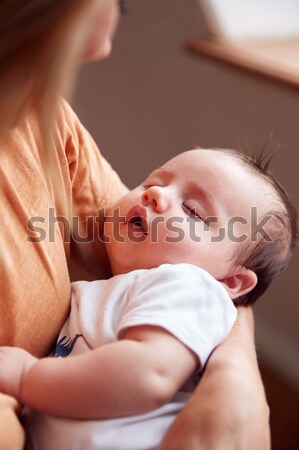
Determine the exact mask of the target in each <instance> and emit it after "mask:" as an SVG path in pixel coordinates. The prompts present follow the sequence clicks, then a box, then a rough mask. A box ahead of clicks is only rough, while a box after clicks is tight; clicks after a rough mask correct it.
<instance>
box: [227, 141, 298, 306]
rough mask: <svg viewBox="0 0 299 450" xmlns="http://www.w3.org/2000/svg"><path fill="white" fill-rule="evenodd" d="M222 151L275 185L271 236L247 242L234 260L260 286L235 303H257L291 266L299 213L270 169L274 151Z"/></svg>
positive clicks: (271, 213)
mask: <svg viewBox="0 0 299 450" xmlns="http://www.w3.org/2000/svg"><path fill="white" fill-rule="evenodd" d="M220 151H223V152H224V153H226V154H230V155H232V156H233V157H236V158H238V159H239V160H241V161H242V162H243V163H244V164H246V165H247V166H248V168H249V169H250V170H251V171H252V173H254V174H256V175H257V176H258V177H260V178H261V179H262V180H264V181H265V183H266V184H268V186H271V187H272V189H273V193H274V195H275V196H276V199H275V200H276V202H275V207H274V208H271V209H270V210H269V211H267V212H266V213H265V215H264V217H266V216H270V217H271V220H270V221H269V228H270V232H271V239H264V238H263V237H261V238H260V239H259V240H258V241H257V242H256V243H255V244H253V243H252V242H250V243H247V244H245V245H244V246H243V249H242V250H241V252H240V254H238V255H237V256H236V259H235V261H234V267H237V266H243V267H246V268H247V269H250V270H252V271H253V272H255V274H256V276H257V279H258V281H257V284H256V286H255V287H254V288H253V289H252V290H251V291H250V292H248V293H247V294H244V295H242V296H240V297H238V298H237V299H235V300H234V303H235V305H249V304H252V303H254V302H255V301H256V300H257V299H258V298H259V297H260V296H261V295H262V294H263V293H264V292H265V290H266V289H267V288H268V287H269V286H270V284H271V283H272V281H273V280H274V279H275V278H276V277H277V276H278V275H279V274H280V273H281V272H282V271H283V270H285V269H286V268H287V266H288V264H289V261H290V259H291V256H292V253H293V250H294V248H295V245H296V241H297V237H298V232H297V213H296V209H295V207H294V206H293V204H292V202H291V200H290V198H289V195H288V194H287V192H286V191H285V189H284V188H283V187H282V185H281V184H280V183H279V181H278V180H277V179H276V178H275V176H274V175H273V173H272V172H271V171H270V170H269V165H270V162H271V160H272V158H273V153H271V154H269V152H268V151H267V149H266V147H265V148H263V149H262V150H259V151H258V152H257V153H256V154H255V155H252V156H249V155H247V154H245V153H243V152H242V151H241V150H224V149H223V150H220ZM270 224H271V225H270Z"/></svg>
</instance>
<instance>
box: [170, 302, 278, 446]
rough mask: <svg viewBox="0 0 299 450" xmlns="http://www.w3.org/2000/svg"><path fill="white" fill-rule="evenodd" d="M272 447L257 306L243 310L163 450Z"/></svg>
mask: <svg viewBox="0 0 299 450" xmlns="http://www.w3.org/2000/svg"><path fill="white" fill-rule="evenodd" d="M177 448H180V449H181V450H187V449H189V448H192V449H194V450H199V449H202V448H213V449H214V448H229V449H231V450H237V449H238V450H251V449H253V448H254V449H255V450H267V449H269V448H270V433H269V409H268V405H267V402H266V398H265V392H264V388H263V384H262V381H261V377H260V374H259V370H258V365H257V359H256V353H255V347H254V323H253V315H252V310H251V308H245V307H240V308H238V318H237V321H236V323H235V326H234V328H233V330H232V332H231V334H230V335H229V337H228V338H227V339H226V340H225V342H223V344H221V345H220V346H219V347H217V348H216V350H215V351H214V352H213V354H212V355H211V357H210V359H209V361H208V364H207V366H206V369H205V372H204V374H203V377H202V379H201V381H200V383H199V385H198V387H197V389H196V391H195V392H194V394H193V396H192V397H191V399H190V401H189V402H188V404H187V405H186V407H185V408H184V410H183V411H182V412H181V413H180V415H179V416H178V418H177V419H176V421H175V422H174V424H173V425H172V427H171V428H170V429H169V430H168V432H167V434H166V436H165V437H164V439H163V442H162V444H161V450H162V449H163V450H164V449H167V450H171V449H177Z"/></svg>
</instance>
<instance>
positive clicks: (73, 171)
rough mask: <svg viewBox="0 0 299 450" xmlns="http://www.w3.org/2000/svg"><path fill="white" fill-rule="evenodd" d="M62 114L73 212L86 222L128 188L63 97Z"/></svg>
mask: <svg viewBox="0 0 299 450" xmlns="http://www.w3.org/2000/svg"><path fill="white" fill-rule="evenodd" d="M60 117H61V118H62V120H61V121H60V124H59V126H60V128H62V136H63V139H64V141H65V142H64V148H65V152H66V157H67V161H68V165H69V176H70V183H71V189H72V206H73V215H77V216H79V217H80V219H81V220H82V221H83V222H84V220H85V218H87V217H88V216H92V215H97V214H98V211H99V210H100V209H102V208H106V210H107V208H108V209H109V208H110V207H111V206H112V205H113V204H114V203H115V201H116V200H118V199H119V198H120V197H121V196H122V195H124V193H125V192H126V191H127V189H126V188H125V186H124V185H123V183H122V182H121V180H120V178H119V176H118V175H117V173H116V172H115V171H114V170H113V169H112V167H111V165H110V164H109V163H108V162H107V161H106V159H105V158H104V157H103V156H102V155H101V153H100V151H99V149H98V147H97V145H96V143H95V142H94V140H93V138H92V137H91V135H90V134H89V132H88V131H87V130H86V129H85V128H84V126H83V125H82V124H81V122H80V121H79V119H78V117H77V116H76V114H75V113H74V111H73V110H72V108H71V107H70V106H69V105H68V104H67V102H66V101H64V100H62V101H61V108H60ZM58 121H59V117H58ZM61 122H63V123H61Z"/></svg>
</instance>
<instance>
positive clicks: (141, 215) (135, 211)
mask: <svg viewBox="0 0 299 450" xmlns="http://www.w3.org/2000/svg"><path fill="white" fill-rule="evenodd" d="M134 219H139V220H140V222H141V224H142V231H143V232H144V233H148V222H147V209H146V208H145V207H144V206H143V205H141V204H137V205H134V206H133V207H132V208H131V209H129V211H128V214H127V216H126V223H129V222H133V220H134Z"/></svg>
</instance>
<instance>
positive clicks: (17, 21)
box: [0, 0, 97, 129]
mask: <svg viewBox="0 0 299 450" xmlns="http://www.w3.org/2000/svg"><path fill="white" fill-rule="evenodd" d="M96 3H97V0H2V1H1V2H0V35H1V38H0V67H1V71H0V98H1V102H0V122H1V125H0V126H1V128H2V129H3V128H6V127H7V126H14V125H15V124H16V122H17V121H18V118H19V117H20V115H22V112H23V110H24V107H25V106H26V105H28V102H30V101H31V100H34V99H35V98H37V97H39V96H40V95H43V94H45V93H46V98H47V101H48V105H47V107H45V108H44V109H45V111H47V116H48V118H49V116H51V112H53V108H54V104H55V101H56V98H57V95H56V94H57V93H58V92H61V90H62V89H64V90H65V88H66V87H67V89H68V91H69V89H70V86H71V85H72V81H73V80H72V76H73V73H74V67H71V66H72V65H73V64H74V58H75V56H76V54H78V53H79V51H80V48H81V46H82V42H83V41H84V37H85V36H86V33H87V27H88V24H89V19H90V16H91V14H92V13H93V6H95V5H96Z"/></svg>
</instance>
